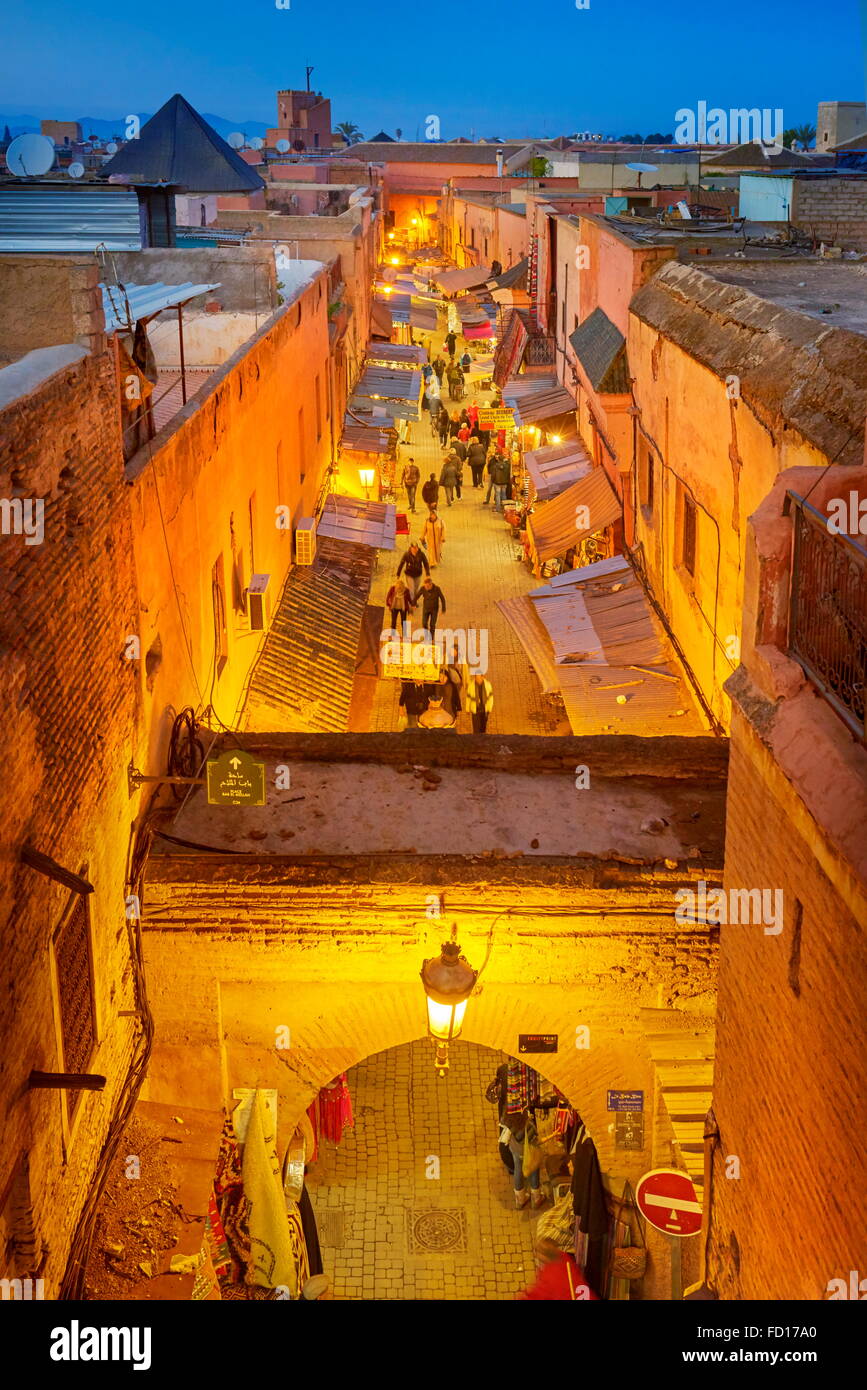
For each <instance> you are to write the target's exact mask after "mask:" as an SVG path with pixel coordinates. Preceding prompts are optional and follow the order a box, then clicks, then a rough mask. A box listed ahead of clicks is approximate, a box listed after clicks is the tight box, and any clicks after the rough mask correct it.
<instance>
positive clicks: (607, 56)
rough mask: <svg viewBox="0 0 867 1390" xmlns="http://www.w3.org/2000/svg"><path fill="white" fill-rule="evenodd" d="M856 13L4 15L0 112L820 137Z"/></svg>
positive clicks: (132, 9)
mask: <svg viewBox="0 0 867 1390" xmlns="http://www.w3.org/2000/svg"><path fill="white" fill-rule="evenodd" d="M862 9H867V4H865V3H864V0H830V3H827V4H825V5H822V6H817V5H816V4H815V3H814V0H809V3H808V0H785V2H784V0H767V3H756V0H730V3H727V4H725V5H719V4H715V5H707V4H706V5H704V6H699V5H689V6H685V5H683V4H682V3H681V4H678V3H674V0H656V3H648V0H590V7H589V9H585V10H578V9H577V8H576V6H575V3H574V0H534V3H527V0H494V3H492V4H473V3H472V2H471V0H470V3H466V0H465V2H464V3H457V4H455V3H452V4H446V3H442V0H439V3H434V4H431V3H429V0H428V3H426V4H422V5H417V4H412V3H407V0H403V3H395V2H394V0H380V3H374V4H363V3H359V0H291V8H290V9H278V8H277V3H276V0H233V3H228V0H210V2H209V3H203V0H180V3H178V0H171V2H170V3H169V0H148V3H146V4H144V5H125V4H122V3H118V0H84V2H83V3H81V4H74V5H69V4H63V3H59V2H58V0H40V3H39V4H38V5H36V4H30V5H21V6H17V7H14V8H12V7H8V6H7V12H6V16H5V18H4V20H3V26H2V41H0V50H2V51H0V78H2V82H0V110H2V111H3V112H5V113H11V114H18V113H22V112H28V113H32V114H35V115H38V116H42V117H44V116H55V117H58V118H72V117H76V116H84V115H88V116H94V117H112V116H118V115H126V114H129V113H133V112H139V111H151V112H152V111H155V110H156V109H157V108H158V107H159V106H160V105H162V103H163V102H164V101H165V100H166V99H167V98H168V97H169V96H171V95H172V93H173V92H175V91H180V92H182V93H183V95H184V96H185V97H187V99H188V100H189V101H191V102H192V104H193V105H194V106H195V107H197V108H198V109H199V110H202V111H210V112H214V113H215V114H218V115H221V116H225V117H227V118H229V119H230V120H234V121H236V122H237V123H238V125H239V126H240V125H242V124H243V122H244V121H247V120H261V121H267V122H269V123H273V122H274V121H275V119H276V117H275V97H274V93H275V92H276V90H277V89H278V88H279V87H303V86H304V67H305V64H307V63H312V64H314V66H315V72H314V73H313V77H312V85H313V86H314V87H315V88H316V89H318V90H321V91H323V92H324V93H325V94H326V95H328V96H330V97H331V99H332V111H333V116H334V120H335V122H336V121H340V120H344V119H349V120H354V121H356V122H357V124H358V125H360V126H361V128H362V130H363V131H364V133H365V135H367V136H370V135H372V134H374V133H375V131H376V130H378V129H379V128H380V127H384V128H385V129H386V130H387V131H390V132H391V133H392V134H393V133H394V130H395V128H396V127H400V128H401V129H402V131H403V138H404V139H410V140H411V139H415V138H416V132H417V131H418V136H419V138H424V123H425V119H426V117H427V116H429V115H437V116H438V117H439V118H440V122H441V130H442V136H443V138H444V139H448V138H450V137H451V136H454V135H459V134H467V135H469V134H470V133H471V132H472V131H474V132H475V134H476V136H490V135H497V136H501V137H502V138H504V139H507V138H509V137H510V136H518V135H523V134H534V135H535V134H538V135H559V134H564V133H571V132H572V131H574V130H598V131H602V132H604V133H614V134H622V133H625V132H630V133H631V132H633V131H641V132H643V133H644V134H647V133H649V132H650V131H651V130H659V131H662V132H666V131H669V130H673V129H674V123H675V122H674V113H675V111H676V110H677V109H678V108H679V107H694V106H695V105H696V103H697V102H698V101H700V100H704V101H706V102H707V103H708V105H709V106H720V107H723V108H725V109H729V108H731V107H742V106H746V107H754V106H757V107H760V108H762V107H768V108H771V109H776V108H777V107H782V109H783V113H784V123H785V125H786V126H789V125H797V124H801V123H802V122H804V121H810V122H811V123H813V124H815V119H816V105H817V102H819V101H828V100H835V99H836V100H844V101H853V100H854V101H861V100H864V83H865V75H864V69H865V62H864V43H863V40H862V33H861V11H862Z"/></svg>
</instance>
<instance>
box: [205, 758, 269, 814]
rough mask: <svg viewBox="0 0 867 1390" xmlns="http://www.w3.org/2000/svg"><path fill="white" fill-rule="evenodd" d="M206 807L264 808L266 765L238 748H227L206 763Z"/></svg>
mask: <svg viewBox="0 0 867 1390" xmlns="http://www.w3.org/2000/svg"><path fill="white" fill-rule="evenodd" d="M205 766H206V768H207V774H208V805H209V806H264V805H265V764H264V763H261V762H259V761H258V760H257V759H256V758H254V757H252V756H251V755H250V754H249V753H244V752H242V751H241V749H240V748H229V749H227V750H226V752H225V753H221V754H220V756H219V757H218V758H209V759H208V762H207V763H206V764H205Z"/></svg>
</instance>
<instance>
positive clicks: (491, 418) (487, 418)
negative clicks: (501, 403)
mask: <svg viewBox="0 0 867 1390" xmlns="http://www.w3.org/2000/svg"><path fill="white" fill-rule="evenodd" d="M514 423H515V412H514V410H510V409H508V408H507V407H504V408H503V409H501V410H486V409H485V407H484V406H479V425H480V426H481V428H482V429H483V430H502V429H511V428H512V426H513V425H514Z"/></svg>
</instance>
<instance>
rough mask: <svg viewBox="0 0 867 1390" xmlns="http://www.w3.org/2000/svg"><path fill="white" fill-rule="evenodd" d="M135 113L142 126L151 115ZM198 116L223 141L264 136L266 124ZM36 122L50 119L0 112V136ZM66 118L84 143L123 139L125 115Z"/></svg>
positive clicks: (33, 126) (23, 132) (206, 114)
mask: <svg viewBox="0 0 867 1390" xmlns="http://www.w3.org/2000/svg"><path fill="white" fill-rule="evenodd" d="M135 114H136V115H137V116H138V118H139V120H140V121H141V123H142V125H144V123H145V121H149V120H150V118H151V116H152V115H153V112H152V111H137V112H136V113H135ZM201 115H202V118H203V119H204V120H206V121H207V122H208V125H211V126H213V127H214V130H215V131H216V132H217V134H218V135H222V137H223V139H224V140H225V139H226V136H228V135H231V134H232V133H233V132H234V131H236V130H239V131H241V132H243V134H244V135H246V136H247V137H248V139H249V138H250V136H253V135H264V134H265V131H266V130H267V129H268V124H267V122H266V121H230V120H227V119H226V117H225V116H214V115H212V114H211V113H210V112H208V111H203V112H202V113H201ZM40 119H45V120H50V119H51V117H50V116H48V115H46V116H45V117H44V118H40V117H39V116H29V115H21V116H7V115H4V114H3V112H2V111H0V134H2V132H3V127H4V126H5V125H8V126H9V129H10V131H11V132H12V134H13V136H14V135H26V134H27V133H28V131H32V130H35V131H38V130H39V123H40ZM70 119H74V120H77V121H78V124H79V125H80V126H81V133H82V135H83V136H84V138H85V140H86V139H87V138H88V136H90V135H95V136H97V138H98V139H100V140H110V139H111V138H112V136H114V135H118V136H120V137H121V138H123V134H124V131H125V129H126V115H123V116H118V117H116V118H115V119H112V120H108V121H106V120H99V119H98V118H96V117H95V116H76V117H71V118H70Z"/></svg>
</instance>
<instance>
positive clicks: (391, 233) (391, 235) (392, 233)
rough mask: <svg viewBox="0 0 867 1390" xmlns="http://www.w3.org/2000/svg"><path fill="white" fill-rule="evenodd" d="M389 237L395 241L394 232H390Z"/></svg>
mask: <svg viewBox="0 0 867 1390" xmlns="http://www.w3.org/2000/svg"><path fill="white" fill-rule="evenodd" d="M388 239H389V241H394V232H389V234H388Z"/></svg>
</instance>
